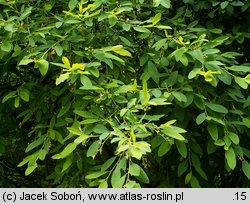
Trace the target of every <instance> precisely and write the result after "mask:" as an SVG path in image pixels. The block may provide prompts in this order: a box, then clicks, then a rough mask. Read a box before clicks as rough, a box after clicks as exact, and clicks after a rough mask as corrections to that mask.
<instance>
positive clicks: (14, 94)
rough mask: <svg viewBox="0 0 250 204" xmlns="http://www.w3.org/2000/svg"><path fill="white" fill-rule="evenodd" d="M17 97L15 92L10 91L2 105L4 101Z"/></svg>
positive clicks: (3, 101)
mask: <svg viewBox="0 0 250 204" xmlns="http://www.w3.org/2000/svg"><path fill="white" fill-rule="evenodd" d="M16 96H17V91H11V92H10V93H8V94H7V95H6V96H5V97H4V98H3V100H2V103H5V102H6V101H8V100H9V99H11V98H15V97H16Z"/></svg>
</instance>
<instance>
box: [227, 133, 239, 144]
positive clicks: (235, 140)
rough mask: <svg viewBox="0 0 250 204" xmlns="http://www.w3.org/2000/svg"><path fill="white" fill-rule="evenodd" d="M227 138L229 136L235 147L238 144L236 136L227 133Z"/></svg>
mask: <svg viewBox="0 0 250 204" xmlns="http://www.w3.org/2000/svg"><path fill="white" fill-rule="evenodd" d="M228 136H229V138H230V140H231V141H232V142H233V143H234V144H236V145H237V144H239V142H240V138H239V136H238V135H236V134H235V133H233V132H229V133H228Z"/></svg>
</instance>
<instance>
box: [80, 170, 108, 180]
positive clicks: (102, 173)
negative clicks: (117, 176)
mask: <svg viewBox="0 0 250 204" xmlns="http://www.w3.org/2000/svg"><path fill="white" fill-rule="evenodd" d="M106 173H108V172H106V171H104V172H103V171H97V172H94V173H90V174H88V175H87V176H85V179H96V178H99V177H101V176H103V175H105V174H106Z"/></svg>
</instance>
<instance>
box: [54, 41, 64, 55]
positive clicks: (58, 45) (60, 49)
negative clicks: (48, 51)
mask: <svg viewBox="0 0 250 204" xmlns="http://www.w3.org/2000/svg"><path fill="white" fill-rule="evenodd" d="M54 50H55V51H56V54H57V55H58V56H59V57H60V56H62V54H63V47H62V46H61V45H60V44H57V45H56V46H55V47H54Z"/></svg>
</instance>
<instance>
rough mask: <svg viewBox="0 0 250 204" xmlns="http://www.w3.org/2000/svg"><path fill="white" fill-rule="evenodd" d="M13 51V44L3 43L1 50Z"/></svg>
mask: <svg viewBox="0 0 250 204" xmlns="http://www.w3.org/2000/svg"><path fill="white" fill-rule="evenodd" d="M12 49H13V44H12V43H11V42H9V41H3V43H2V45H1V50H2V51H4V52H10V51H11V50H12Z"/></svg>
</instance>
